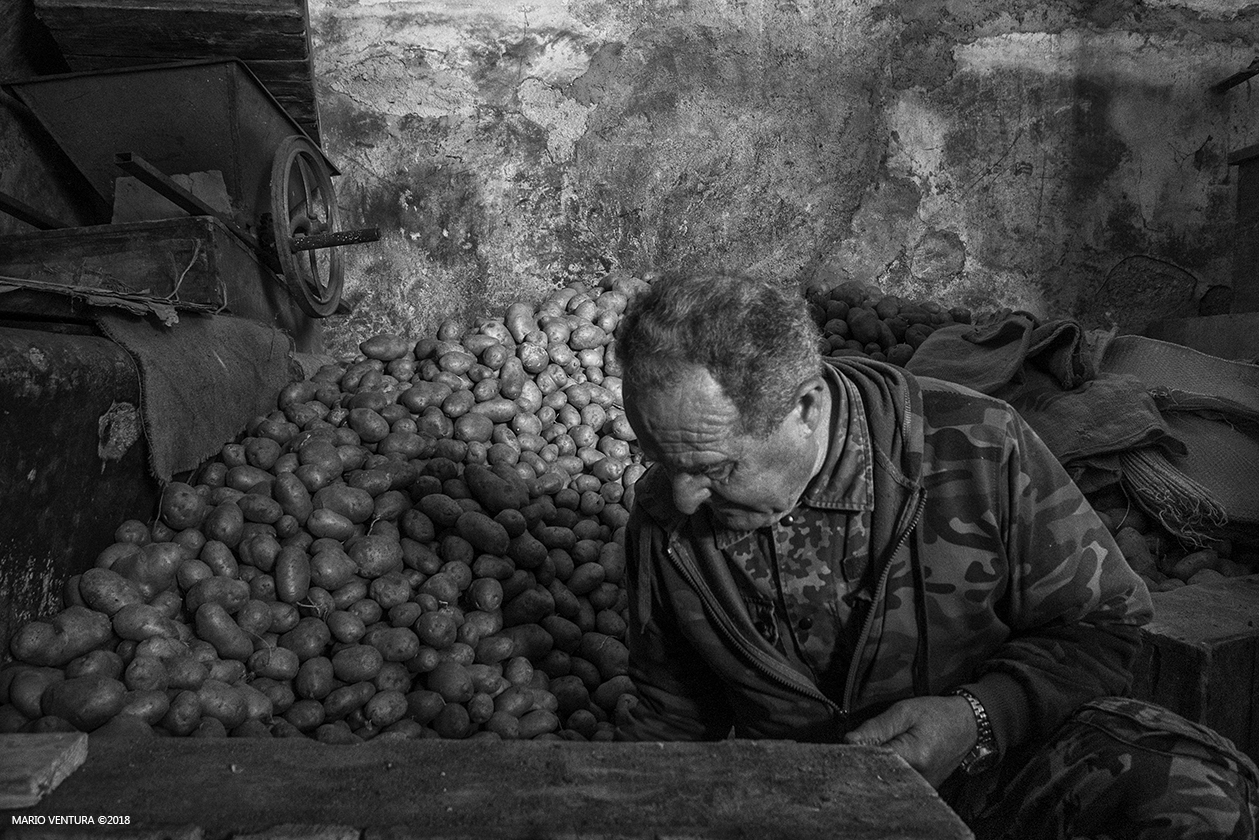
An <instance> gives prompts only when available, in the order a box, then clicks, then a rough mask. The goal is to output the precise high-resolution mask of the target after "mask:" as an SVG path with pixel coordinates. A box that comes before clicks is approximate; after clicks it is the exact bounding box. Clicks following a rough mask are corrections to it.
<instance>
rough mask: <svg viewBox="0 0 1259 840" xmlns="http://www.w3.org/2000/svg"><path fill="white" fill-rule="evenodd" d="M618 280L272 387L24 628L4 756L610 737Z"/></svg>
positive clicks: (619, 625)
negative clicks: (19, 735)
mask: <svg viewBox="0 0 1259 840" xmlns="http://www.w3.org/2000/svg"><path fill="white" fill-rule="evenodd" d="M645 285H646V284H645V282H644V281H642V280H639V279H636V278H633V277H629V276H618V277H609V278H608V279H607V280H606V281H605V282H604V283H603V284H602V286H600V287H598V288H587V287H585V286H580V285H574V286H570V287H566V288H562V289H559V290H557V291H556V292H554V293H553V294H551V295H550V296H549V297H548V298H547V299H546V300H544V301H542V302H541V303H540V304H539V305H538V306H536V307H534V306H532V305H528V304H522V303H516V304H512V305H511V306H510V307H509V308H508V310H507V312H506V313H505V315H504V316H503V317H502V318H494V319H490V320H487V321H485V322H483V323H481V324H479V325H477V326H475V327H474V328H472V329H467V330H465V329H463V328H462V327H460V326H459V325H458V324H455V323H453V322H447V323H445V324H443V325H442V326H441V327H440V329H439V330H438V331H437V335H436V336H435V337H431V338H423V339H420V340H419V341H415V340H413V339H406V338H404V337H401V336H397V335H379V336H375V337H373V338H370V339H368V340H366V341H364V342H363V343H362V344H361V345H360V350H361V355H360V356H359V357H358V358H357V359H354V360H348V361H347V362H346V363H343V364H328V365H325V366H324V367H322V368H321V369H320V370H318V372H316V373H315V374H314V375H312V376H311V377H310V378H309V379H306V380H303V381H296V382H293V383H291V384H290V385H288V386H286V387H285V388H284V389H283V390H282V392H281V393H280V394H279V396H278V399H277V407H276V410H275V411H273V412H271V413H270V414H269V415H267V416H265V417H258V418H256V419H255V420H254V421H253V422H252V423H250V424H249V426H248V428H247V430H246V433H245V435H244V436H243V437H242V438H241V439H240V440H239V441H237V442H234V443H230V444H228V445H226V446H225V447H223V450H222V452H221V454H220V455H219V457H218V458H216V459H214V460H212V461H211V462H209V463H207V464H205V465H204V466H203V467H202V468H201V469H200V470H199V471H198V472H197V474H196V476H195V477H194V478H190V479H189V480H188V481H187V482H173V483H171V484H170V485H168V486H167V487H166V489H165V491H164V493H163V497H162V500H161V504H160V513H159V516H158V518H157V519H156V520H155V521H154V522H153V523H152V524H151V525H146V524H145V523H142V522H139V521H128V522H125V523H123V524H122V525H121V526H120V527H119V528H118V531H117V534H116V542H115V543H114V544H113V545H111V546H109V547H108V548H106V549H105V550H104V551H103V552H102V553H101V554H100V556H99V557H98V558H97V559H96V562H95V564H94V567H93V568H91V569H89V570H88V571H86V572H84V573H83V574H82V575H77V576H75V577H73V578H71V579H70V580H69V581H68V582H67V585H66V587H65V591H64V593H63V600H64V604H65V606H64V608H63V609H62V611H61V612H59V613H57V614H56V615H53V616H52V617H50V618H48V619H46V620H42V621H35V622H31V623H29V624H27V625H25V626H23V627H21V628H20V629H19V630H18V632H17V633H16V634H15V636H14V638H13V641H12V646H11V647H12V652H13V654H14V656H15V659H16V661H15V663H12V664H11V666H10V667H6V668H5V669H4V670H2V671H0V701H3V705H0V731H19V730H20V731H50V730H61V729H65V730H71V729H77V730H84V731H93V732H98V733H116V734H120V735H135V734H139V735H146V734H159V735H175V736H194V737H216V736H225V735H232V736H260V737H272V736H304V737H312V738H316V739H318V740H320V741H324V742H328V743H357V742H360V741H363V740H366V739H370V738H374V737H400V738H423V737H442V738H467V737H484V738H493V739H499V738H502V739H527V738H566V739H575V740H581V739H590V740H607V739H610V738H611V737H612V731H613V721H614V720H615V718H616V715H617V713H618V706H619V705H623V704H625V703H627V702H632V693H631V692H632V687H631V684H630V681H629V678H628V677H627V676H626V667H627V659H628V653H627V650H626V647H625V643H624V636H625V631H626V620H627V616H628V613H627V601H626V594H625V589H624V586H623V585H622V578H623V576H624V573H625V557H624V552H623V549H622V544H623V529H624V527H625V525H626V522H627V520H628V518H629V514H628V509H629V506H630V503H631V499H632V493H633V489H632V488H633V484H634V481H635V480H636V479H637V478H638V476H639V475H641V474H642V472H643V469H644V468H643V466H642V465H641V463H640V457H639V455H638V454H637V452H636V450H635V447H634V444H633V439H634V436H633V432H632V430H631V429H630V426H629V424H628V422H627V421H626V419H625V416H624V412H623V410H622V408H621V391H620V379H619V373H620V367H619V363H618V361H617V357H616V350H615V346H616V343H615V337H614V334H615V330H616V326H617V323H618V321H619V319H620V317H621V314H622V313H623V311H624V310H625V307H626V305H627V303H628V301H629V300H630V298H631V297H632V296H633V295H634V294H636V293H638V292H639V291H641V289H642V288H644V287H645Z"/></svg>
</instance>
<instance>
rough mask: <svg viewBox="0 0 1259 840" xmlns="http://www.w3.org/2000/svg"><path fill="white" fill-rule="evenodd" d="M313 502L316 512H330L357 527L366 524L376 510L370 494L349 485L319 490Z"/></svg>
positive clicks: (335, 485)
mask: <svg viewBox="0 0 1259 840" xmlns="http://www.w3.org/2000/svg"><path fill="white" fill-rule="evenodd" d="M311 501H312V503H313V504H314V506H315V509H316V510H319V509H324V510H330V511H332V512H334V513H338V514H340V515H341V516H343V517H345V518H346V519H348V520H349V521H350V522H353V523H354V524H356V525H357V524H360V523H363V522H366V521H367V520H368V519H369V518H370V517H371V515H372V511H373V510H374V509H375V501H374V500H373V499H372V496H371V494H370V493H368V492H367V491H366V490H360V489H358V488H355V487H350V486H349V485H347V484H330V485H328V486H327V487H324V488H322V489H320V490H317V491H316V492H315V494H314V496H313V497H312V500H311Z"/></svg>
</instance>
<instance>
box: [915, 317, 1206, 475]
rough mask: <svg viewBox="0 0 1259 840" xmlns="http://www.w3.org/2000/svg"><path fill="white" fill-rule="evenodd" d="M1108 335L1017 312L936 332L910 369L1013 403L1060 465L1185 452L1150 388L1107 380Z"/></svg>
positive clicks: (1118, 378)
mask: <svg viewBox="0 0 1259 840" xmlns="http://www.w3.org/2000/svg"><path fill="white" fill-rule="evenodd" d="M1111 338H1113V336H1111V335H1110V334H1106V333H1103V334H1100V335H1098V334H1090V333H1086V331H1085V330H1084V329H1083V328H1082V327H1081V325H1080V324H1079V323H1078V322H1076V321H1074V320H1069V319H1061V320H1056V321H1048V322H1044V323H1041V322H1039V321H1038V320H1037V319H1036V318H1034V317H1033V316H1031V315H1028V314H1026V313H1021V312H1020V313H1014V314H1012V315H1009V316H1007V317H1006V318H1003V319H1001V320H1000V321H997V322H995V323H992V324H987V325H980V326H976V325H971V324H954V325H951V326H947V327H941V328H940V329H937V330H935V331H934V332H933V333H932V334H931V335H930V336H928V338H927V340H926V341H924V342H923V343H922V344H921V345H920V346H919V347H918V349H917V350H916V351H915V352H914V355H913V358H911V359H910V360H909V363H908V364H907V365H906V367H907V369H908V370H909V371H910V372H912V373H914V374H917V375H921V376H933V377H936V378H938V379H945V380H948V381H950V382H956V383H958V384H961V385H965V386H967V387H969V388H972V389H974V390H976V391H979V392H980V393H984V394H988V395H989V396H994V397H998V398H999V399H1003V400H1005V401H1007V402H1009V403H1010V404H1011V405H1012V406H1014V408H1015V410H1017V411H1018V412H1019V414H1020V415H1021V416H1022V417H1023V419H1024V420H1026V421H1027V423H1028V425H1030V426H1031V427H1032V429H1033V430H1035V431H1036V433H1037V434H1038V435H1039V436H1040V437H1041V439H1042V440H1044V442H1045V444H1046V445H1047V446H1048V447H1049V449H1050V451H1051V452H1053V453H1054V455H1055V457H1057V458H1058V460H1059V461H1060V462H1062V463H1063V464H1070V462H1072V461H1075V460H1078V459H1086V458H1092V457H1094V456H1098V455H1104V454H1106V453H1110V452H1118V451H1122V450H1127V449H1132V448H1135V447H1139V446H1150V445H1159V446H1163V447H1166V448H1169V449H1171V450H1173V451H1179V450H1180V449H1182V447H1181V445H1180V444H1179V442H1178V441H1177V440H1176V439H1175V437H1174V436H1173V435H1172V433H1171V431H1170V429H1169V428H1168V426H1167V424H1166V423H1165V422H1164V420H1163V417H1162V415H1161V414H1160V413H1159V411H1158V408H1157V406H1156V405H1155V403H1154V400H1153V399H1152V398H1151V396H1150V394H1149V393H1148V392H1147V390H1146V387H1145V384H1144V383H1143V382H1141V381H1140V380H1139V379H1137V378H1136V377H1133V376H1126V375H1123V374H1118V373H1115V374H1110V373H1107V374H1102V373H1099V371H1098V359H1099V358H1100V356H1101V354H1102V352H1103V349H1104V346H1105V345H1106V343H1107V342H1108V341H1109V340H1110V339H1111Z"/></svg>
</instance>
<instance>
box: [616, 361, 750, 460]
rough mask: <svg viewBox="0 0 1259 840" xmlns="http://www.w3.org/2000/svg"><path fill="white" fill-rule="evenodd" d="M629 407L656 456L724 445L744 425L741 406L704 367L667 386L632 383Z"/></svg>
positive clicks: (642, 440)
mask: <svg viewBox="0 0 1259 840" xmlns="http://www.w3.org/2000/svg"><path fill="white" fill-rule="evenodd" d="M625 411H626V414H627V416H628V417H629V421H630V425H631V426H633V428H634V432H635V434H637V435H638V438H639V442H640V444H641V445H642V446H643V448H644V449H645V450H647V453H648V455H649V456H654V457H657V458H658V457H661V456H662V455H667V454H669V453H674V454H679V453H681V452H684V451H686V450H688V449H707V448H711V447H714V446H719V445H721V444H722V443H724V442H725V441H728V440H729V439H731V438H732V437H734V436H736V434H737V432H738V430H739V428H740V415H739V410H738V409H737V408H736V407H735V405H734V403H733V402H732V401H731V400H730V398H729V397H727V396H726V394H725V392H724V391H723V390H722V388H721V386H720V385H719V384H717V382H716V380H714V379H713V377H712V375H711V374H709V373H708V371H707V370H704V369H703V368H695V369H693V370H692V371H691V372H688V373H687V374H686V375H685V376H683V377H682V378H681V379H680V380H679V381H677V382H675V383H673V384H671V385H668V386H665V387H657V388H642V389H638V390H634V389H631V390H630V391H628V392H626V393H625ZM652 450H655V451H654V452H653V451H652Z"/></svg>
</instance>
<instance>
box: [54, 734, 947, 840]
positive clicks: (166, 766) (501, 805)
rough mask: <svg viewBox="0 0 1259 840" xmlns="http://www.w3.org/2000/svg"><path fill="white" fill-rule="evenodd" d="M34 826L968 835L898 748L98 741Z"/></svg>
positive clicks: (577, 834) (500, 839)
mask: <svg viewBox="0 0 1259 840" xmlns="http://www.w3.org/2000/svg"><path fill="white" fill-rule="evenodd" d="M204 790H213V791H214V796H202V795H194V793H193V792H197V791H204ZM30 813H32V814H34V815H42V814H49V815H52V814H59V815H66V816H73V815H78V814H101V813H110V814H127V815H129V816H130V819H131V823H130V825H129V829H130V830H131V831H132V832H133V834H132V836H135V837H149V836H153V835H154V833H156V832H163V831H170V830H174V829H180V830H181V831H187V830H188V828H189V827H193V828H195V829H199V830H200V832H201V833H202V834H204V836H206V837H228V836H233V837H239V836H241V835H248V834H255V833H261V832H268V834H267V836H272V837H276V836H294V835H293V834H285V833H284V831H283V830H282V828H283V827H285V826H290V827H291V826H301V825H305V826H321V827H329V828H332V827H341V828H344V829H347V830H348V832H347V833H348V836H351V837H357V836H366V837H374V838H377V839H378V840H410V838H450V839H451V840H455V838H459V840H464V839H465V838H468V839H469V840H470V838H477V840H526V838H538V837H556V838H558V837H564V838H572V840H579V839H580V838H584V839H585V840H594V838H600V840H611V839H612V838H636V840H637V839H638V838H642V840H647V838H659V837H666V836H667V837H686V838H697V839H698V838H712V840H716V838H735V837H755V838H760V839H761V840H806V838H807V840H815V838H819V837H844V838H847V840H875V838H880V840H882V838H889V837H896V838H902V840H918V839H919V838H921V840H926V838H939V840H955V839H956V840H960V838H967V837H971V833H970V831H969V830H968V829H967V828H966V826H965V825H964V824H963V823H962V821H961V820H960V819H959V818H958V817H957V815H956V814H954V813H953V812H952V810H950V809H949V808H948V806H947V805H945V803H944V802H943V800H941V799H940V797H939V796H938V795H937V794H936V792H935V791H934V790H933V789H932V788H931V786H930V785H928V784H927V782H926V781H925V780H924V779H923V778H922V777H921V776H919V775H918V774H917V773H915V772H914V771H913V770H912V769H910V767H909V765H908V764H906V763H905V762H904V761H903V760H902V759H900V758H899V757H897V756H896V755H895V754H894V753H892V751H891V750H888V749H886V748H880V747H852V746H846V745H836V744H794V743H789V742H783V741H733V740H732V741H722V742H718V743H708V744H689V743H643V744H615V743H613V744H592V743H575V742H564V741H553V742H538V741H532V742H530V741H514V742H513V741H506V742H502V741H500V742H488V741H443V740H437V739H434V740H394V741H385V740H383V739H377V740H373V741H370V742H368V743H366V744H362V745H360V746H356V747H352V748H345V747H330V746H327V745H324V744H320V743H318V742H315V741H311V740H308V739H304V738H285V739H279V740H273V739H266V740H262V739H250V738H231V739H204V738H147V739H137V740H123V739H114V738H100V739H93V742H92V756H91V757H90V758H89V759H88V762H87V764H86V765H84V767H83V768H82V769H81V770H80V771H79V772H78V773H76V774H75V775H74V776H72V777H71V778H70V779H69V780H68V781H67V782H66V784H64V785H62V786H61V788H60V789H59V790H57V791H56V792H55V793H54V794H53V795H52V796H51V797H47V798H45V800H44V801H43V802H41V803H40V804H39V806H37V808H35V809H34V810H33V811H31V812H30ZM356 832H361V834H360V833H356ZM85 834H86V832H85ZM94 836H99V835H94Z"/></svg>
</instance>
